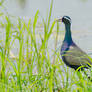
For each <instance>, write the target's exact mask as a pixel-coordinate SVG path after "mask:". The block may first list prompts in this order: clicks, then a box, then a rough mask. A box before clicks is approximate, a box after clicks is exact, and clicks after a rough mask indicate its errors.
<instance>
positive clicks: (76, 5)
mask: <svg viewBox="0 0 92 92" xmlns="http://www.w3.org/2000/svg"><path fill="white" fill-rule="evenodd" d="M50 1H51V0H26V3H25V4H24V7H21V5H20V4H19V3H18V0H7V1H6V3H5V7H6V9H7V12H8V13H9V14H10V15H14V16H23V17H24V16H26V19H27V18H30V17H33V16H34V15H35V13H36V11H37V10H39V11H40V15H41V16H43V17H44V18H46V16H47V12H48V10H49V6H50ZM91 10H92V0H87V1H85V2H83V1H81V0H54V5H53V13H52V18H51V21H53V20H54V19H55V18H60V17H61V16H63V15H68V16H70V17H71V18H72V35H73V39H74V41H75V42H76V43H77V44H78V46H80V47H81V48H82V49H83V50H84V51H85V52H87V53H90V52H92V12H91ZM60 26H62V28H61V29H64V25H62V24H60ZM62 40H63V39H61V40H60V43H61V42H62ZM52 43H53V41H51V42H50V44H52Z"/></svg>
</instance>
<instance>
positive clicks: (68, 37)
mask: <svg viewBox="0 0 92 92" xmlns="http://www.w3.org/2000/svg"><path fill="white" fill-rule="evenodd" d="M64 41H67V42H68V43H71V42H72V36H71V24H65V38H64Z"/></svg>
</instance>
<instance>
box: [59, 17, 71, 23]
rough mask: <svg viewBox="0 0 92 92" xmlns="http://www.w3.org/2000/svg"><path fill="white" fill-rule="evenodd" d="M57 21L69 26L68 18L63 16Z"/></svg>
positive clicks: (69, 20)
mask: <svg viewBox="0 0 92 92" xmlns="http://www.w3.org/2000/svg"><path fill="white" fill-rule="evenodd" d="M58 21H59V22H63V23H64V24H71V18H70V17H69V16H63V17H62V18H61V19H58Z"/></svg>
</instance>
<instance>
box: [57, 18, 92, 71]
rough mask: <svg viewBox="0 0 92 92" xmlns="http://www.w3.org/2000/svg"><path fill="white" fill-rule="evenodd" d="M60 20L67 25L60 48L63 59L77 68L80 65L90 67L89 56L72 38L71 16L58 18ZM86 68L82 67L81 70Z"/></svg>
mask: <svg viewBox="0 0 92 92" xmlns="http://www.w3.org/2000/svg"><path fill="white" fill-rule="evenodd" d="M58 22H63V23H64V25H65V37H64V40H63V43H62V46H61V50H60V54H61V56H62V60H63V61H64V63H65V64H66V65H67V66H69V67H70V68H73V69H75V70H77V69H79V67H80V66H84V68H88V66H90V65H92V62H91V60H90V59H89V56H88V55H87V54H86V53H85V52H84V51H83V50H81V48H80V47H78V46H77V45H76V43H75V42H74V41H73V39H72V33H71V18H70V17H69V16H63V17H62V18H60V19H58ZM84 68H82V67H81V70H83V69H84ZM79 70H80V69H79ZM79 70H78V71H79Z"/></svg>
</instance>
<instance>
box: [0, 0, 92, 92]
mask: <svg viewBox="0 0 92 92" xmlns="http://www.w3.org/2000/svg"><path fill="white" fill-rule="evenodd" d="M52 8H53V0H52V1H51V5H50V10H49V15H48V17H47V18H46V19H47V20H46V21H45V19H43V18H42V23H43V26H44V29H43V30H42V31H43V34H38V35H39V36H37V30H36V26H37V24H38V19H39V17H40V16H39V10H38V11H37V12H36V14H35V16H34V19H33V21H32V20H31V19H29V21H28V23H27V24H26V22H25V21H24V20H23V19H21V18H19V19H18V20H17V26H15V25H13V24H12V22H11V20H10V18H9V17H7V16H6V17H5V20H6V23H5V24H3V23H1V25H2V24H3V25H4V27H5V40H3V43H4V48H2V47H1V48H0V61H1V65H0V67H1V69H0V92H92V82H91V81H90V79H88V78H87V76H86V75H84V74H83V72H77V71H74V70H72V69H70V68H67V67H66V66H65V65H64V63H63V61H62V59H61V56H60V52H59V50H58V51H57V46H58V36H59V34H60V32H59V24H58V23H56V21H53V22H52V23H51V15H52ZM53 32H55V34H54V33H53ZM51 36H53V39H55V43H53V44H52V45H54V50H52V52H53V53H52V54H51V52H50V51H49V47H48V45H49V41H50V40H51ZM14 45H16V46H17V45H18V49H17V55H15V56H14V55H12V56H14V57H12V58H11V57H10V55H11V54H10V52H11V49H12V48H13V50H14V51H15V48H14V47H13V46H14ZM87 71H88V70H87ZM87 71H86V73H87ZM89 73H90V76H92V69H91V68H90V69H89Z"/></svg>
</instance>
